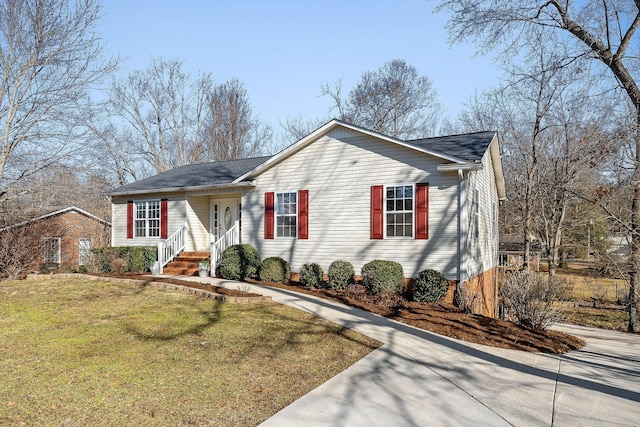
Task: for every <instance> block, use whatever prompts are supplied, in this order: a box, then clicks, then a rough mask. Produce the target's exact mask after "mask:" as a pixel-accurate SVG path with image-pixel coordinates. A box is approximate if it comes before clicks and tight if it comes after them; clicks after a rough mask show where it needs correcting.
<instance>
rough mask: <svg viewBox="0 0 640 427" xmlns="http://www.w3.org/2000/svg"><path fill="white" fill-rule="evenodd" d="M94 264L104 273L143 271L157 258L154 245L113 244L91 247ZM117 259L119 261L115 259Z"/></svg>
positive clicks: (147, 269)
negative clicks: (106, 246) (105, 246)
mask: <svg viewBox="0 0 640 427" xmlns="http://www.w3.org/2000/svg"><path fill="white" fill-rule="evenodd" d="M91 252H92V253H93V256H94V260H93V262H92V265H95V266H96V267H97V268H98V269H99V270H100V271H101V272H104V273H129V272H133V273H143V272H146V271H150V270H151V266H152V265H153V263H154V262H156V261H157V260H158V248H157V247H155V246H114V247H109V248H96V249H92V250H91ZM116 260H119V261H116Z"/></svg>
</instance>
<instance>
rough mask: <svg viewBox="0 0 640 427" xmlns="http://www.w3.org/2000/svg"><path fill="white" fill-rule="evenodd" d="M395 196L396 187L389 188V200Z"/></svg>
mask: <svg viewBox="0 0 640 427" xmlns="http://www.w3.org/2000/svg"><path fill="white" fill-rule="evenodd" d="M394 194H395V189H394V187H387V199H392V198H393V195H394Z"/></svg>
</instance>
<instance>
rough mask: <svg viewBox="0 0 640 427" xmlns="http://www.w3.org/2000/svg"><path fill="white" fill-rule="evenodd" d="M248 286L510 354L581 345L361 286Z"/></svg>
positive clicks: (555, 335) (223, 290)
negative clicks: (301, 295)
mask: <svg viewBox="0 0 640 427" xmlns="http://www.w3.org/2000/svg"><path fill="white" fill-rule="evenodd" d="M104 276H111V277H121V278H128V279H139V280H147V281H150V280H153V281H155V282H166V283H173V284H176V285H181V286H187V287H191V288H196V289H203V290H207V291H210V292H215V293H219V294H223V295H228V296H257V294H253V293H247V292H243V291H241V290H239V289H230V288H222V287H218V286H212V285H209V284H205V283H198V282H192V281H187V280H179V279H169V278H161V277H152V276H150V275H140V274H120V275H113V274H104ZM247 282H249V283H255V284H259V285H265V286H272V287H276V288H281V289H286V290H290V291H294V292H300V293H305V294H309V295H314V296H317V297H321V298H325V299H329V300H332V301H336V302H340V303H342V304H346V305H349V306H352V307H356V308H360V309H363V310H367V311H370V312H372V313H375V314H378V315H381V316H384V317H388V318H390V319H394V320H397V321H399V322H402V323H405V324H408V325H411V326H415V327H417V328H420V329H424V330H426V331H429V332H433V333H436V334H439V335H444V336H447V337H451V338H457V339H459V340H463V341H467V342H471V343H477V344H484V345H488V346H493V347H500V348H507V349H513V350H521V351H529V352H542V353H554V354H563V353H566V352H568V351H571V350H577V349H580V348H582V347H584V345H585V342H584V340H582V339H580V338H577V337H574V336H572V335H569V334H565V333H562V332H557V331H550V330H546V331H539V330H533V329H529V328H525V327H523V326H519V325H516V324H515V323H512V322H509V321H506V320H502V319H493V318H490V317H485V316H482V315H479V314H469V313H465V312H463V311H461V310H459V309H458V308H456V307H455V306H453V305H449V304H441V303H432V304H423V303H418V302H414V301H407V300H406V299H404V298H403V297H401V296H398V295H395V294H388V293H386V294H381V295H371V294H369V293H368V292H367V291H366V289H365V288H364V286H362V285H351V286H349V288H348V289H347V290H345V291H336V290H331V289H307V288H305V287H303V286H300V285H299V284H297V283H296V282H290V283H289V284H286V285H285V284H281V283H271V282H262V281H256V280H247Z"/></svg>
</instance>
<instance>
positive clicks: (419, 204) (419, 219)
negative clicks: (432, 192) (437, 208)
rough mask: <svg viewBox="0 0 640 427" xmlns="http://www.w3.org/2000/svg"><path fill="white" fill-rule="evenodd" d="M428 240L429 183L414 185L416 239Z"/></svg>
mask: <svg viewBox="0 0 640 427" xmlns="http://www.w3.org/2000/svg"><path fill="white" fill-rule="evenodd" d="M428 238H429V183H423V184H420V183H419V184H416V239H428Z"/></svg>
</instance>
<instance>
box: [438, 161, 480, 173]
mask: <svg viewBox="0 0 640 427" xmlns="http://www.w3.org/2000/svg"><path fill="white" fill-rule="evenodd" d="M482 168H483V166H482V163H480V162H467V163H447V164H446V165H438V167H437V169H438V172H458V171H462V172H472V171H480V170H482Z"/></svg>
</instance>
